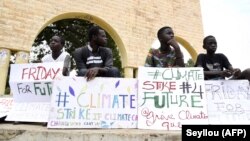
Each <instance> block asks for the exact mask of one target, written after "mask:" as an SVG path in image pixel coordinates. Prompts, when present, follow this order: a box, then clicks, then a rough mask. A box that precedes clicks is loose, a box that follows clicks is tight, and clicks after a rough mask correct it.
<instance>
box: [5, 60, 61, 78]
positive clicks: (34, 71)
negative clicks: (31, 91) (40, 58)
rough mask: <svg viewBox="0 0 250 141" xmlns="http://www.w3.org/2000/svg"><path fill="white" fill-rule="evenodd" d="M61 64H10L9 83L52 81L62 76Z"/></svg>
mask: <svg viewBox="0 0 250 141" xmlns="http://www.w3.org/2000/svg"><path fill="white" fill-rule="evenodd" d="M62 66H63V62H53V63H34V64H11V69H10V82H31V81H36V80H37V81H43V80H47V81H52V80H54V79H55V78H56V77H59V76H62Z"/></svg>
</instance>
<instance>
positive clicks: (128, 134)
mask: <svg viewBox="0 0 250 141" xmlns="http://www.w3.org/2000/svg"><path fill="white" fill-rule="evenodd" d="M0 141H181V131H160V130H142V129H48V128H47V127H46V126H44V125H42V124H37V123H18V124H13V123H10V122H9V123H6V122H3V123H0Z"/></svg>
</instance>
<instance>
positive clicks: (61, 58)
mask: <svg viewBox="0 0 250 141" xmlns="http://www.w3.org/2000/svg"><path fill="white" fill-rule="evenodd" d="M42 62H43V63H46V62H64V65H63V67H66V68H68V71H70V65H71V59H70V55H69V53H67V52H62V53H61V54H60V56H59V57H57V58H56V60H54V59H53V57H52V54H47V55H45V56H44V57H43V58H42Z"/></svg>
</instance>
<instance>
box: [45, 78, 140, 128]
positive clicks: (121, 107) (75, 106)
mask: <svg viewBox="0 0 250 141" xmlns="http://www.w3.org/2000/svg"><path fill="white" fill-rule="evenodd" d="M136 127H137V80H136V79H124V78H123V79H121V78H95V79H94V80H91V81H89V82H86V79H85V78H84V77H77V78H71V77H65V78H63V79H62V80H60V81H55V82H54V86H53V94H52V98H51V109H50V116H49V122H48V128H136Z"/></svg>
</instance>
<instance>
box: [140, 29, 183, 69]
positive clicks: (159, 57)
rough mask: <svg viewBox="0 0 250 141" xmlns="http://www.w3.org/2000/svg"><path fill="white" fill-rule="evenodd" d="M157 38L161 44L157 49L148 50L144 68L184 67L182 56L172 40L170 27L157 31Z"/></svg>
mask: <svg viewBox="0 0 250 141" xmlns="http://www.w3.org/2000/svg"><path fill="white" fill-rule="evenodd" d="M157 37H158V39H159V41H160V43H161V46H160V47H159V48H158V49H150V51H149V53H148V56H147V58H146V62H145V65H144V66H145V67H160V68H168V67H185V64H184V59H183V54H182V52H181V50H180V47H179V45H178V43H177V42H176V41H175V39H174V32H173V30H172V28H171V27H168V26H165V27H162V28H161V29H159V30H158V33H157Z"/></svg>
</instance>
